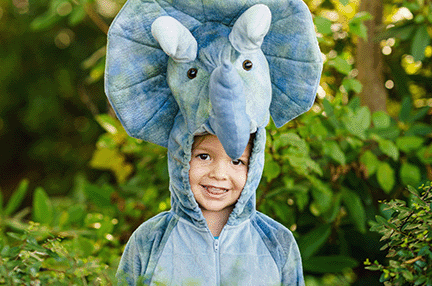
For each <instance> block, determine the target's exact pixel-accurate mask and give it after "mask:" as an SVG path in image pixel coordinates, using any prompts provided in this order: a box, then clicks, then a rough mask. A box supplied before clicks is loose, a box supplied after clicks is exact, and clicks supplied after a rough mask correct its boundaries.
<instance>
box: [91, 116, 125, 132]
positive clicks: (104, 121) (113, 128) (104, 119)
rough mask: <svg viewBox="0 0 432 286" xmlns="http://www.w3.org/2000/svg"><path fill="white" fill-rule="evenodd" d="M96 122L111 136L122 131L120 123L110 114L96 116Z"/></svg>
mask: <svg viewBox="0 0 432 286" xmlns="http://www.w3.org/2000/svg"><path fill="white" fill-rule="evenodd" d="M96 121H97V122H98V123H99V125H100V126H102V128H103V129H105V130H106V131H107V132H108V133H110V134H113V135H115V134H118V133H119V132H121V131H122V129H121V128H120V124H119V122H118V121H117V120H116V119H115V118H112V117H111V116H109V115H108V114H99V115H96Z"/></svg>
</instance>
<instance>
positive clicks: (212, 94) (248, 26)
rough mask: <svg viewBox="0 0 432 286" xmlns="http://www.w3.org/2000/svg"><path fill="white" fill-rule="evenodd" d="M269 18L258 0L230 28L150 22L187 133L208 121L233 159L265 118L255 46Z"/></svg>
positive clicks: (266, 101) (263, 67)
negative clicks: (162, 51)
mask: <svg viewBox="0 0 432 286" xmlns="http://www.w3.org/2000/svg"><path fill="white" fill-rule="evenodd" d="M270 22H271V13H270V10H269V8H268V7H267V6H265V5H259V4H257V5H255V6H253V7H251V8H249V9H248V10H247V11H246V12H244V13H243V14H242V15H241V16H240V17H239V18H238V19H237V20H236V22H235V24H234V26H233V28H232V29H230V28H228V27H226V26H225V25H223V24H220V23H207V24H206V25H202V26H200V27H198V28H197V29H195V30H194V32H193V34H192V33H191V32H190V31H189V30H188V29H187V28H186V27H184V26H183V25H182V24H181V23H180V22H179V21H177V20H176V19H174V18H172V17H170V16H162V17H160V18H158V19H156V20H155V22H154V23H153V25H152V33H153V36H154V37H155V38H156V40H157V41H158V42H159V44H160V46H161V47H162V49H163V50H164V52H165V53H166V54H167V55H168V56H169V57H170V59H169V62H168V71H167V81H168V85H169V87H170V89H171V91H172V94H173V96H174V98H175V100H176V102H177V103H178V105H179V107H180V110H181V113H182V114H183V115H184V117H185V118H186V120H187V125H188V128H189V131H190V132H194V131H195V130H197V129H198V128H199V127H200V126H202V125H204V124H206V122H207V121H208V122H207V123H208V125H209V126H210V128H211V132H212V133H214V134H215V135H217V137H218V138H219V140H220V141H221V143H222V145H223V146H224V149H225V151H226V153H227V154H228V155H229V156H230V157H231V158H233V159H236V158H239V157H240V156H241V155H242V154H243V151H244V150H245V148H246V145H247V143H248V141H249V136H250V133H251V132H254V131H255V130H256V128H257V127H261V126H265V125H266V124H267V122H268V118H269V108H270V102H271V94H272V92H271V81H270V72H269V67H268V63H267V60H266V57H265V55H264V54H263V52H262V51H261V49H260V47H261V44H262V42H263V39H264V36H265V35H266V34H267V32H268V30H269V27H270ZM198 48H199V49H198ZM198 50H199V52H198Z"/></svg>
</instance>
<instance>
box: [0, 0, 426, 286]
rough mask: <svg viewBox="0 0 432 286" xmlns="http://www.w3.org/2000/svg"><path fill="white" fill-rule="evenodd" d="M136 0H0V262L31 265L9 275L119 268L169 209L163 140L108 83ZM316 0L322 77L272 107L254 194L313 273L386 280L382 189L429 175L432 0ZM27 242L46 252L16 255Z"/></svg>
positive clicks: (107, 272)
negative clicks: (133, 241) (375, 265)
mask: <svg viewBox="0 0 432 286" xmlns="http://www.w3.org/2000/svg"><path fill="white" fill-rule="evenodd" d="M124 2H125V1H121V0H40V1H29V0H1V1H0V150H1V151H0V154H1V155H0V170H1V174H0V188H1V196H0V198H1V200H0V209H1V212H0V213H1V226H0V227H1V229H0V230H1V231H0V235H1V239H0V242H1V243H0V247H1V248H2V249H5V248H7V251H6V250H5V251H4V252H2V256H3V257H4V258H3V259H4V260H3V264H2V263H0V274H1V273H2V271H7V272H4V273H8V271H12V270H11V269H15V270H16V269H22V271H21V272H20V271H15V272H13V271H12V272H13V273H15V274H16V275H15V274H14V275H15V276H14V275H9V278H7V277H6V275H4V276H0V283H2V282H4V283H6V284H8V283H7V282H9V283H12V284H14V283H16V284H22V283H24V284H25V283H27V282H28V281H36V280H39V281H42V282H46V281H53V280H50V279H57V280H59V281H63V282H64V283H72V282H71V281H78V282H77V283H78V284H80V283H84V282H83V281H85V283H90V284H91V285H93V284H95V285H96V284H97V283H102V285H105V284H111V283H113V282H112V281H113V279H112V277H113V273H114V272H115V268H116V265H117V263H118V260H119V257H120V255H121V253H122V247H123V246H124V244H125V243H126V241H127V239H128V237H129V235H130V234H131V232H132V231H133V230H134V229H135V228H136V227H137V226H138V225H139V224H140V223H142V222H143V221H144V220H146V219H148V218H150V217H151V216H153V215H155V214H157V213H158V212H160V211H164V210H167V209H169V192H168V175H167V167H166V158H165V156H166V154H165V153H166V151H165V150H164V149H163V148H160V147H158V146H155V145H152V144H147V143H145V142H141V141H139V140H135V139H132V138H130V137H128V136H127V135H126V133H125V132H124V130H123V128H122V127H121V125H120V124H119V122H118V121H117V119H116V118H115V116H114V115H113V112H112V110H111V108H110V106H109V103H108V102H107V99H106V97H105V94H104V91H103V74H104V68H105V49H106V33H107V31H108V27H109V24H110V22H111V21H112V20H113V18H114V17H115V15H116V14H117V13H118V11H119V10H120V9H121V7H122V5H123V4H124ZM305 3H306V4H307V5H308V7H309V8H310V10H311V12H312V14H313V17H314V23H315V26H316V31H317V37H318V40H319V44H320V47H321V51H322V56H323V59H324V71H323V75H322V79H321V84H320V88H319V90H318V95H317V100H316V102H315V104H314V106H313V108H312V110H311V111H309V112H308V113H306V114H305V115H303V116H301V117H300V118H298V119H296V120H294V121H292V122H291V123H289V124H288V125H286V126H284V127H283V128H281V129H276V128H275V126H274V125H273V123H270V125H269V127H268V144H267V145H268V146H267V148H268V150H267V151H268V152H267V155H266V167H265V171H264V176H263V180H262V183H261V185H260V188H259V190H258V191H257V192H258V194H257V198H258V202H257V206H258V209H259V210H261V211H263V212H264V213H266V214H268V215H270V216H272V217H273V218H275V219H276V220H278V221H280V222H282V223H283V224H284V225H286V226H287V227H288V228H290V229H291V230H292V231H293V233H294V235H295V236H296V238H297V240H298V241H299V246H300V249H301V251H302V255H303V259H304V264H305V265H304V267H305V275H306V282H307V285H381V282H379V280H380V279H381V281H384V280H388V279H390V278H389V276H388V277H385V272H383V273H381V272H382V271H381V272H380V271H375V272H374V271H369V270H366V269H365V267H364V265H363V264H364V261H369V260H370V261H374V260H378V261H380V263H385V262H386V259H385V256H386V253H385V252H383V251H380V247H381V246H382V245H381V244H380V242H379V238H380V236H379V235H378V233H376V232H372V231H370V230H369V227H370V224H371V223H372V222H373V221H375V215H380V216H383V217H386V218H390V216H391V213H389V212H387V213H386V212H385V211H384V210H383V209H384V206H383V205H382V204H381V203H380V202H382V201H383V200H387V201H388V200H391V199H400V200H402V201H407V202H408V203H409V201H410V199H411V198H412V194H411V193H409V192H408V191H407V189H406V188H407V186H408V185H410V186H412V187H413V188H414V189H418V188H419V187H421V186H422V185H424V184H427V183H428V182H429V181H430V180H432V167H431V164H432V144H431V141H432V139H431V138H432V126H431V116H432V108H431V107H432V96H431V95H432V46H431V37H432V3H431V1H428V0H382V1H376V0H305ZM34 222H36V224H34ZM372 224H373V223H372ZM431 230H432V229H431ZM8 233H9V234H10V233H14V234H15V235H8ZM52 237H61V238H62V239H58V240H56V241H52V240H50V238H52ZM29 238H31V239H30V240H31V241H32V243H29V242H28V240H29ZM22 241H27V243H25V244H24V245H25V246H22V245H23V244H22V243H20V242H22ZM48 242H50V243H51V244H49V243H48ZM56 243H58V245H60V246H61V247H63V248H64V252H61V251H60V252H59V251H58V248H56V247H57V246H58V245H57V244H56ZM17 245H21V248H20V249H19V251H27V252H28V253H31V252H32V251H34V250H35V249H39V247H42V248H43V249H45V250H43V249H39V251H42V252H41V253H44V254H43V255H42V254H40V255H39V256H38V259H36V258H34V257H33V256H31V255H30V256H29V257H28V258H23V257H24V256H22V255H21V256H19V257H20V258H19V259H15V258H16V257H18V256H14V255H18V253H20V252H16V251H18V250H15V252H13V251H12V250H10V249H13V247H17ZM56 245H57V246H56ZM32 247H33V248H32ZM56 249H57V250H56ZM77 249H80V250H77ZM429 249H430V247H429ZM431 250H432V249H431ZM0 251H1V249H0ZM43 251H45V252H43ZM413 255H414V254H413ZM431 256H432V254H431ZM31 257H33V259H36V260H34V261H33V260H32V258H31ZM412 258H413V257H411V259H412ZM414 258H415V257H414ZM14 259H15V261H20V263H21V264H19V265H18V266H17V265H16V264H14V265H13V267H12V266H11V265H9V264H7V263H6V262H7V261H12V260H14ZM26 259H27V260H26ZM55 259H57V260H55ZM431 259H432V258H431ZM54 260H55V261H57V262H56V263H59V261H61V263H63V264H61V263H60V264H59V265H63V266H61V267H63V268H61V269H60V270H59V269H57V268H56V269H54V270H53V271H51V272H50V271H48V270H47V269H51V270H52V268H55V267H54V266H53V264H52V263H51V262H52V261H54ZM37 261H38V263H36V264H35V262H37ZM421 261H422V260H421V259H420V262H421ZM90 262H91V265H89V264H88V263H90ZM50 263H51V264H50ZM8 265H9V266H8ZM8 267H9V268H8ZM17 267H18V268H17ZM20 267H21V268H20ZM32 267H33V268H32ZM419 267H420V266H419ZM420 268H422V267H420ZM32 269H33V270H32ZM66 269H72V270H73V271H72V270H70V271H69V270H66ZM86 269H87V270H86ZM422 269H423V268H422ZM78 270H79V271H78ZM409 271H411V270H409ZM413 271H414V270H413ZM425 271H426V270H425ZM428 271H431V270H430V268H429V270H428ZM23 273H24V274H23ZM53 273H54V274H53ZM55 273H57V274H58V273H63V274H62V275H60V276H58V275H57V276H56V275H55ZM410 273H411V272H410ZM413 273H414V272H413ZM429 273H430V272H429ZM407 275H408V274H407ZM415 275H416V274H415V273H414V274H413V277H414V278H415V277H417V276H415ZM419 275H420V274H419ZM422 275H423V274H422ZM401 276H402V274H401ZM408 276H409V275H408ZM408 276H407V277H408ZM423 276H424V275H423ZM53 277H54V278H53ZM55 277H56V278H55ZM59 277H60V278H59ZM100 277H102V278H100ZM380 277H381V278H380ZM404 277H405V276H404ZM409 277H411V276H409ZM409 277H408V278H409ZM418 277H420V276H418ZM426 277H427V276H426ZM405 278H406V277H405ZM408 278H406V279H408ZM414 278H413V279H414ZM7 279H15V280H7ZM44 279H45V280H44ZM61 279H63V280H61ZM68 279H69V280H68ZM98 279H99V280H98ZM100 279H102V280H100ZM57 280H56V281H57ZM25 281H27V282H25ZM101 281H102V282H101ZM409 281H414V280H409ZM425 281H426V280H425ZM430 282H431V283H432V278H431V280H430ZM28 283H30V282H28ZM92 283H93V284H92ZM425 283H426V282H425ZM98 285H99V284H98ZM416 285H421V284H416Z"/></svg>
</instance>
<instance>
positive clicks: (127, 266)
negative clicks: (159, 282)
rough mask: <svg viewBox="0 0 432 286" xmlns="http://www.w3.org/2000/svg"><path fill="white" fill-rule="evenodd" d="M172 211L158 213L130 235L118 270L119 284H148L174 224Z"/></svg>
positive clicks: (175, 220)
mask: <svg viewBox="0 0 432 286" xmlns="http://www.w3.org/2000/svg"><path fill="white" fill-rule="evenodd" d="M177 221H178V219H177V217H176V216H174V214H173V213H172V212H163V213H160V214H158V215H156V216H154V217H152V218H151V219H149V220H147V221H145V222H144V223H142V224H141V225H140V226H139V227H138V228H137V229H136V230H135V231H134V232H133V234H132V236H131V237H130V239H129V241H128V243H127V244H126V247H125V250H124V252H123V255H122V257H121V260H120V264H119V267H118V270H117V274H116V277H117V280H118V284H119V285H148V284H149V283H150V279H151V277H152V276H153V272H154V269H155V267H156V263H157V261H158V259H159V257H160V254H161V253H162V250H163V248H164V246H165V243H166V241H167V239H168V237H169V235H170V234H171V231H172V229H173V228H174V226H175V225H176V224H177Z"/></svg>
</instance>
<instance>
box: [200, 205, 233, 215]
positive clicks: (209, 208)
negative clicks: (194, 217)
mask: <svg viewBox="0 0 432 286" xmlns="http://www.w3.org/2000/svg"><path fill="white" fill-rule="evenodd" d="M234 206H235V204H232V205H220V204H203V205H201V204H200V205H199V207H200V208H201V211H202V212H207V213H220V214H225V213H231V211H232V210H233V209H234Z"/></svg>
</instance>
